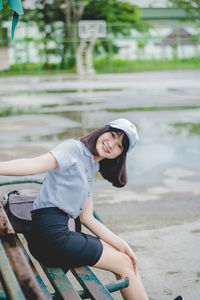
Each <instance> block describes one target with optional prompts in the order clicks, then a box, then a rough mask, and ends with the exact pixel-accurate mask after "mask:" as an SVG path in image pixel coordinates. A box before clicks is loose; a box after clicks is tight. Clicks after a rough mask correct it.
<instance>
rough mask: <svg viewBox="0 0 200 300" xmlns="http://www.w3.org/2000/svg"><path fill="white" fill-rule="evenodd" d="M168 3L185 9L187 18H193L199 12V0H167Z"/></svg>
mask: <svg viewBox="0 0 200 300" xmlns="http://www.w3.org/2000/svg"><path fill="white" fill-rule="evenodd" d="M168 3H169V5H171V6H173V7H179V8H183V9H185V10H186V12H187V13H188V18H191V19H192V18H195V17H196V16H197V15H199V14H200V1H199V0H168Z"/></svg>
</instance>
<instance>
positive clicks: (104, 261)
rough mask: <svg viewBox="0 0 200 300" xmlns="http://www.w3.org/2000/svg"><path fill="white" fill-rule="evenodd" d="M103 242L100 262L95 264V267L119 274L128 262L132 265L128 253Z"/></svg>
mask: <svg viewBox="0 0 200 300" xmlns="http://www.w3.org/2000/svg"><path fill="white" fill-rule="evenodd" d="M102 244H103V252H102V255H101V257H100V259H99V260H98V262H97V263H96V264H95V265H94V267H95V268H99V269H103V270H107V271H111V272H113V273H114V274H116V275H119V274H121V271H122V269H123V268H124V267H125V265H126V264H127V265H129V266H130V259H129V257H128V256H127V255H126V254H124V253H122V252H120V251H118V250H117V249H115V248H113V247H112V246H111V245H109V244H107V243H106V242H104V241H102Z"/></svg>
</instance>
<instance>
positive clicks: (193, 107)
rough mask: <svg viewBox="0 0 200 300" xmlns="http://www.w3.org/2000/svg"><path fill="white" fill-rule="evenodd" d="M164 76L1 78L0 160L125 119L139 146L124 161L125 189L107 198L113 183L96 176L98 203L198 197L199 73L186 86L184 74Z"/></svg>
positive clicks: (46, 146)
mask: <svg viewBox="0 0 200 300" xmlns="http://www.w3.org/2000/svg"><path fill="white" fill-rule="evenodd" d="M165 74H166V73H162V72H160V73H157V74H155V73H154V75H151V76H152V77H151V78H150V77H149V74H147V73H145V74H137V75H136V74H132V75H131V74H130V75H127V76H124V77H123V76H122V77H121V75H120V74H118V75H116V76H114V77H115V78H114V79H113V80H112V75H111V74H110V75H109V76H107V75H105V76H103V75H101V76H97V77H95V78H94V79H92V78H82V79H80V78H79V79H77V78H76V77H75V76H74V77H70V78H68V79H67V77H65V78H63V77H62V76H58V77H51V76H49V77H47V78H46V79H45V78H43V77H31V80H30V81H29V84H28V85H27V83H26V82H27V81H26V77H24V78H23V77H21V78H17V77H16V78H15V79H12V78H9V79H7V80H4V81H2V80H3V79H2V78H1V80H0V82H1V83H2V82H3V85H2V86H1V89H0V137H1V146H0V153H1V155H2V157H3V158H4V159H9V158H10V157H11V156H12V158H13V150H12V149H13V147H15V148H16V156H17V154H18V153H19V152H20V151H21V153H25V154H26V152H27V155H32V156H33V155H34V151H36V152H37V154H38V153H40V151H42V152H43V153H44V152H45V151H49V150H50V149H51V148H53V147H54V146H55V145H56V144H58V143H59V142H60V141H62V140H64V139H67V138H70V137H74V138H79V137H81V136H84V135H86V134H88V133H89V132H90V131H92V130H95V129H96V128H98V127H101V126H103V125H104V124H106V123H108V122H109V121H110V120H112V119H117V118H127V119H129V120H130V121H132V122H133V123H135V124H136V126H137V127H138V132H139V142H138V144H137V146H136V147H135V149H134V150H133V151H132V152H131V153H130V154H128V159H127V161H128V164H127V171H128V180H129V184H128V189H124V190H117V193H116V190H114V192H112V193H111V192H110V191H111V186H110V184H107V183H105V181H102V180H101V177H100V176H99V177H97V183H96V184H97V187H102V191H103V192H101V197H98V201H100V202H102V203H104V201H106V203H108V201H110V202H109V203H119V202H121V201H126V202H129V201H140V202H141V201H149V200H158V199H160V197H162V196H163V195H167V194H168V193H174V194H175V193H191V194H192V195H199V194H200V187H199V179H200V173H199V170H200V139H199V135H200V122H199V120H200V96H199V95H200V89H199V81H198V80H197V75H194V78H193V79H194V80H189V81H188V75H187V73H185V74H186V75H185V76H186V77H185V78H183V77H184V73H181V76H182V79H181V80H178V79H177V78H176V77H175V78H174V79H173V80H171V77H170V76H171V75H170V76H169V78H170V79H169V78H167V79H166V75H165ZM195 74H196V73H195ZM190 75H191V73H190ZM154 77H155V78H154ZM190 77H191V76H190ZM142 78H143V79H142ZM144 78H145V80H144ZM153 78H154V79H155V80H154V79H153ZM191 78H192V77H191ZM159 81H162V82H161V84H159ZM147 83H148V84H147ZM27 149H28V150H27ZM31 149H32V150H31ZM41 149H42V150H41ZM108 199H109V200H108Z"/></svg>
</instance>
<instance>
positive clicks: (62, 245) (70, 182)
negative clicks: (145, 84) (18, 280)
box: [0, 119, 148, 300]
mask: <svg viewBox="0 0 200 300" xmlns="http://www.w3.org/2000/svg"><path fill="white" fill-rule="evenodd" d="M137 139H138V135H137V130H136V127H135V125H133V124H132V123H130V122H129V121H128V120H126V119H117V120H115V121H112V122H110V123H108V124H107V125H106V126H105V127H103V128H100V129H98V130H96V131H94V132H92V133H91V134H89V135H88V136H85V137H83V138H81V139H80V140H74V139H67V140H65V141H64V142H62V143H61V144H59V145H58V146H57V147H55V148H54V149H53V150H51V151H50V152H49V153H46V154H44V155H41V156H39V157H36V158H32V159H19V160H13V161H8V162H1V163H0V174H1V175H13V176H25V175H33V174H38V173H43V172H47V173H46V177H45V179H44V182H43V184H42V187H41V189H40V193H39V196H38V197H37V199H36V200H35V202H34V205H33V211H32V228H31V232H30V235H29V241H28V244H29V249H30V252H31V253H32V255H33V256H34V257H35V258H36V259H38V260H39V261H41V262H42V263H43V264H45V265H47V266H48V265H49V266H59V267H61V268H63V270H65V271H66V270H67V269H69V268H70V267H74V266H81V265H90V266H94V267H95V268H100V269H104V270H109V271H111V272H113V273H114V274H115V275H116V277H117V278H118V279H119V278H122V277H126V276H127V277H129V286H128V287H127V288H125V289H123V290H122V291H121V293H122V296H123V298H124V299H130V300H135V299H137V300H146V299H148V297H147V295H146V293H145V290H144V287H143V284H142V282H141V279H140V276H139V274H138V271H137V262H136V257H135V254H134V252H133V250H132V249H131V247H130V246H129V245H128V244H127V243H126V242H125V241H124V240H122V239H121V238H119V237H118V236H117V235H115V234H114V233H113V232H111V231H110V230H109V229H108V228H107V227H106V226H105V225H103V224H102V223H100V222H99V221H98V220H96V219H95V218H94V216H93V200H92V195H91V192H92V184H93V180H94V175H95V172H96V171H98V170H99V172H100V173H101V174H102V176H103V177H104V178H105V179H107V180H108V181H110V182H111V183H112V185H113V186H116V187H123V186H125V185H126V182H127V178H126V154H127V152H129V151H130V150H131V149H132V148H133V147H134V145H135V144H136V142H137ZM69 217H72V218H74V219H76V218H79V220H80V222H81V224H83V225H84V226H86V227H87V228H88V229H89V230H90V231H91V232H93V234H94V235H95V236H93V235H89V234H85V233H82V232H73V231H70V230H69V228H68V220H69Z"/></svg>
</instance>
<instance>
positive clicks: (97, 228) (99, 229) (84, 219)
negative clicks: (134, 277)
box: [80, 195, 137, 273]
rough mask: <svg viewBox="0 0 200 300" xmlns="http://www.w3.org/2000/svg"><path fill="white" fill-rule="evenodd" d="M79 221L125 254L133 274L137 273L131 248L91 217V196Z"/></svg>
mask: <svg viewBox="0 0 200 300" xmlns="http://www.w3.org/2000/svg"><path fill="white" fill-rule="evenodd" d="M80 221H81V223H82V224H83V225H84V226H85V227H87V228H88V229H89V230H90V231H91V232H93V233H94V234H95V235H96V236H98V237H99V238H100V239H101V240H103V241H105V242H106V243H108V244H110V245H111V246H112V247H114V248H115V249H117V250H119V251H121V252H123V253H125V254H127V255H128V256H129V257H130V258H131V260H132V262H133V266H134V270H135V273H137V262H136V257H135V254H134V252H133V250H132V249H131V247H130V246H129V245H128V244H127V243H126V242H125V241H124V240H123V239H121V238H120V237H119V236H117V235H116V234H114V233H113V232H112V231H111V230H109V229H108V228H107V227H106V226H105V225H104V224H102V223H101V222H99V221H98V220H97V219H96V218H95V217H94V216H93V199H92V196H91V195H90V196H89V198H88V202H87V205H86V206H85V207H84V209H83V211H82V213H81V215H80Z"/></svg>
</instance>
